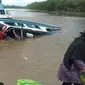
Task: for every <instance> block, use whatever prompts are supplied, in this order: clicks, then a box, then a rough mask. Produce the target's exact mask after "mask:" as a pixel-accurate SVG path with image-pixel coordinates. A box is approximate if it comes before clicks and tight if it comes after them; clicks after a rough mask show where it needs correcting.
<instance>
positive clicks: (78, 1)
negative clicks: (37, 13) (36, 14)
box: [25, 0, 85, 12]
mask: <svg viewBox="0 0 85 85" xmlns="http://www.w3.org/2000/svg"><path fill="white" fill-rule="evenodd" d="M25 8H27V9H36V10H45V11H63V12H71V11H72V12H85V0H47V1H43V2H34V3H31V4H28V5H27V6H25Z"/></svg>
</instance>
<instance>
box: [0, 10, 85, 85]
mask: <svg viewBox="0 0 85 85" xmlns="http://www.w3.org/2000/svg"><path fill="white" fill-rule="evenodd" d="M7 10H10V12H11V14H12V16H13V17H14V18H17V19H23V20H31V21H37V22H42V23H47V24H52V25H56V26H59V27H61V28H62V30H61V32H58V33H56V34H53V35H47V36H40V37H39V36H38V37H36V38H28V39H26V40H24V41H18V40H12V41H0V81H1V82H3V83H4V84H5V85H16V84H17V80H18V79H32V80H36V81H39V82H41V83H42V85H60V84H61V82H60V81H59V80H57V78H56V75H57V71H58V68H59V65H60V62H61V60H62V59H63V55H64V53H65V51H66V49H67V47H68V46H69V44H70V43H71V42H72V40H73V39H74V38H76V37H77V36H79V32H81V31H84V30H85V18H84V17H69V16H55V15H52V14H48V13H40V12H33V11H32V10H26V9H7Z"/></svg>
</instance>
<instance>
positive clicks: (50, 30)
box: [0, 0, 61, 35]
mask: <svg viewBox="0 0 85 85" xmlns="http://www.w3.org/2000/svg"><path fill="white" fill-rule="evenodd" d="M0 5H1V9H0V13H1V16H0V22H1V23H2V24H4V25H6V26H9V27H13V28H15V29H16V30H18V29H19V30H20V29H23V32H24V33H25V35H26V33H30V34H33V35H43V34H54V33H56V32H57V31H59V30H61V28H60V27H57V26H52V25H47V24H42V23H37V22H33V21H24V20H17V19H13V18H12V17H11V18H10V17H9V16H7V14H6V12H5V11H4V7H3V5H2V3H1V0H0ZM11 34H12V33H11Z"/></svg>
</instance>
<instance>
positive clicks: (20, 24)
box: [17, 23, 25, 27]
mask: <svg viewBox="0 0 85 85" xmlns="http://www.w3.org/2000/svg"><path fill="white" fill-rule="evenodd" d="M17 24H18V25H19V26H23V27H25V26H24V24H22V23H17Z"/></svg>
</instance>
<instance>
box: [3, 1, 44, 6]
mask: <svg viewBox="0 0 85 85" xmlns="http://www.w3.org/2000/svg"><path fill="white" fill-rule="evenodd" d="M35 1H37V2H41V1H46V0H2V3H3V4H4V5H21V6H25V5H27V4H30V3H32V2H35Z"/></svg>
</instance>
